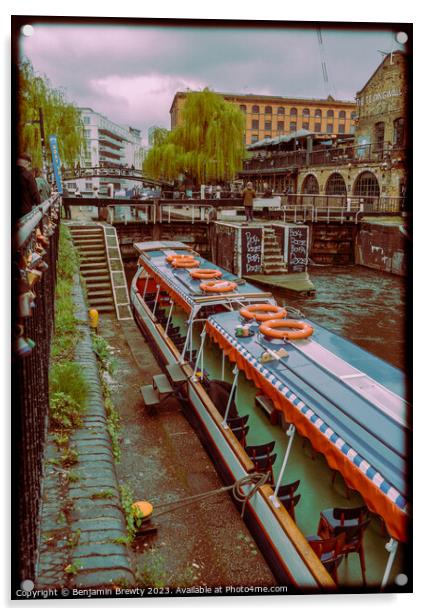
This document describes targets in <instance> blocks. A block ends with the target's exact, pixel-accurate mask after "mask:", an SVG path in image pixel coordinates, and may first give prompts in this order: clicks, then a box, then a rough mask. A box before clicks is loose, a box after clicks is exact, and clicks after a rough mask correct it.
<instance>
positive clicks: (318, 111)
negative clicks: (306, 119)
mask: <svg viewBox="0 0 431 616" xmlns="http://www.w3.org/2000/svg"><path fill="white" fill-rule="evenodd" d="M314 117H315V118H321V117H322V110H321V109H315V110H314Z"/></svg>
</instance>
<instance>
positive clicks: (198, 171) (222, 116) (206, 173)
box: [144, 88, 245, 184]
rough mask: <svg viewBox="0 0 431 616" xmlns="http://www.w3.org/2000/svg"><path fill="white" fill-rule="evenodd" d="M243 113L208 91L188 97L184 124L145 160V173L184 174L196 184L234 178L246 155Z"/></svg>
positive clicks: (172, 177) (170, 177) (171, 177)
mask: <svg viewBox="0 0 431 616" xmlns="http://www.w3.org/2000/svg"><path fill="white" fill-rule="evenodd" d="M244 129H245V119H244V114H243V113H242V111H240V110H239V109H238V107H236V106H235V105H234V104H232V103H228V102H226V101H225V100H224V98H223V97H222V96H220V95H219V94H216V93H215V92H211V91H210V90H208V89H207V88H205V89H204V90H203V91H202V92H190V93H188V94H187V96H186V100H185V103H184V107H183V110H182V120H181V123H180V124H179V125H178V126H177V127H175V128H174V130H173V131H171V132H170V133H169V134H168V135H167V136H166V138H165V139H164V140H162V141H161V143H158V144H155V145H154V146H153V147H152V148H151V150H150V151H149V152H148V154H147V157H146V159H145V167H144V168H145V171H146V172H147V173H149V174H150V175H152V176H153V177H156V178H164V179H167V180H176V179H177V178H178V176H179V175H180V174H183V175H185V176H187V177H189V178H191V180H192V181H193V182H194V183H197V184H207V183H209V182H222V181H226V180H230V179H233V178H234V177H235V174H236V172H237V171H238V170H239V169H241V166H242V160H243V158H244V155H245V149H244V141H243V139H244Z"/></svg>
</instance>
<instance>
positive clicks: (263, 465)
mask: <svg viewBox="0 0 431 616" xmlns="http://www.w3.org/2000/svg"><path fill="white" fill-rule="evenodd" d="M249 457H250V459H251V461H252V462H253V464H254V471H255V472H256V473H269V480H268V483H270V484H273V483H274V473H273V470H272V467H273V465H274V462H275V460H276V458H277V454H276V453H271V454H268V455H266V456H259V457H258V458H253V457H251V456H250V454H249Z"/></svg>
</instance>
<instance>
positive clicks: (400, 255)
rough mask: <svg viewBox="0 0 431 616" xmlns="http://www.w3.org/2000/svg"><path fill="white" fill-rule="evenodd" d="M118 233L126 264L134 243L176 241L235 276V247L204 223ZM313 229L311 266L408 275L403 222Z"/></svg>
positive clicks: (133, 227)
mask: <svg viewBox="0 0 431 616" xmlns="http://www.w3.org/2000/svg"><path fill="white" fill-rule="evenodd" d="M115 227H116V229H117V234H118V240H119V244H120V249H121V255H122V257H123V259H125V260H129V259H130V260H132V259H133V260H135V259H136V257H137V254H136V251H135V249H134V247H133V243H134V242H138V241H139V242H144V241H151V240H174V241H179V242H185V243H187V244H189V245H190V246H191V248H193V249H194V250H196V251H197V252H198V253H199V254H201V255H202V256H203V257H206V258H210V259H212V260H214V261H215V262H216V263H217V264H218V265H221V266H224V267H226V269H228V270H230V271H234V269H233V268H232V267H228V262H230V261H231V262H232V263H233V262H234V261H235V259H236V250H237V249H236V247H234V246H232V245H231V241H230V240H229V238H224V237H222V235H223V234H222V233H221V228H222V227H221V226H220V225H214V224H208V223H207V222H205V221H197V222H195V223H194V224H191V223H190V221H171V222H170V223H167V222H164V223H156V224H153V223H142V222H136V223H128V224H124V223H123V224H116V225H115ZM226 229H228V227H227V226H226ZM309 229H310V236H309V237H310V247H309V256H310V258H311V263H314V264H317V265H327V266H330V265H353V264H355V265H362V266H364V267H369V268H372V269H375V270H379V271H383V272H388V273H391V274H397V275H400V276H404V275H406V274H407V272H408V250H409V239H408V236H407V234H406V231H405V228H404V226H403V225H402V224H401V222H398V221H394V220H392V221H388V220H386V221H369V220H364V221H360V222H358V223H354V222H352V221H344V223H343V224H341V223H337V222H330V223H327V222H314V223H311V224H310V225H309ZM216 247H218V250H217V251H215V248H216ZM215 252H217V254H218V255H219V257H217V256H216V254H215ZM220 259H221V260H220Z"/></svg>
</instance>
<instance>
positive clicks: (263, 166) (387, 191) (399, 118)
mask: <svg viewBox="0 0 431 616" xmlns="http://www.w3.org/2000/svg"><path fill="white" fill-rule="evenodd" d="M407 69H408V67H407V60H406V57H405V55H404V54H403V53H402V52H393V53H392V54H388V55H387V56H386V57H385V58H384V59H383V61H382V62H381V64H380V65H379V66H378V67H377V69H376V70H375V72H374V73H373V75H372V76H371V77H370V79H369V80H368V81H367V83H366V84H365V85H364V87H363V88H362V89H361V90H360V91H359V92H358V93H357V97H356V130H355V134H354V138H353V139H350V140H348V139H344V140H343V139H342V138H341V139H337V140H335V139H333V140H332V141H331V144H330V146H326V147H325V148H323V144H321V145H317V146H316V145H314V146H313V150H312V151H310V152H309V153H307V155H305V154H301V153H299V152H285V153H283V152H270V151H267V152H265V155H264V158H262V154H260V155H259V154H258V155H254V156H253V158H252V159H249V160H247V161H245V168H244V170H243V172H242V173H241V174H240V177H242V178H243V179H250V180H252V181H254V182H255V184H256V186H257V188H259V186H261V185H263V183H264V182H266V183H269V184H270V185H271V187H272V188H273V190H274V191H276V192H285V191H286V190H287V189H289V192H291V193H295V194H300V195H320V196H322V197H325V198H327V197H328V196H343V197H345V198H346V200H347V198H350V199H354V198H357V199H359V200H361V201H362V202H364V203H365V204H367V203H368V204H369V205H371V204H372V203H377V202H378V200H380V201H382V199H383V201H384V200H386V203H388V202H389V200H391V199H392V205H393V206H394V207H395V205H396V204H397V200H398V199H400V200H401V199H402V198H403V196H404V194H405V190H406V185H407V171H408V168H407V164H406V145H407V137H408V135H407V127H408V117H409V116H408V107H407V101H408V96H407V95H408V70H407ZM319 148H320V149H319ZM301 157H302V158H301ZM321 201H322V204H324V203H325V202H326V201H325V199H322V200H321ZM337 202H339V200H337Z"/></svg>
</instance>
